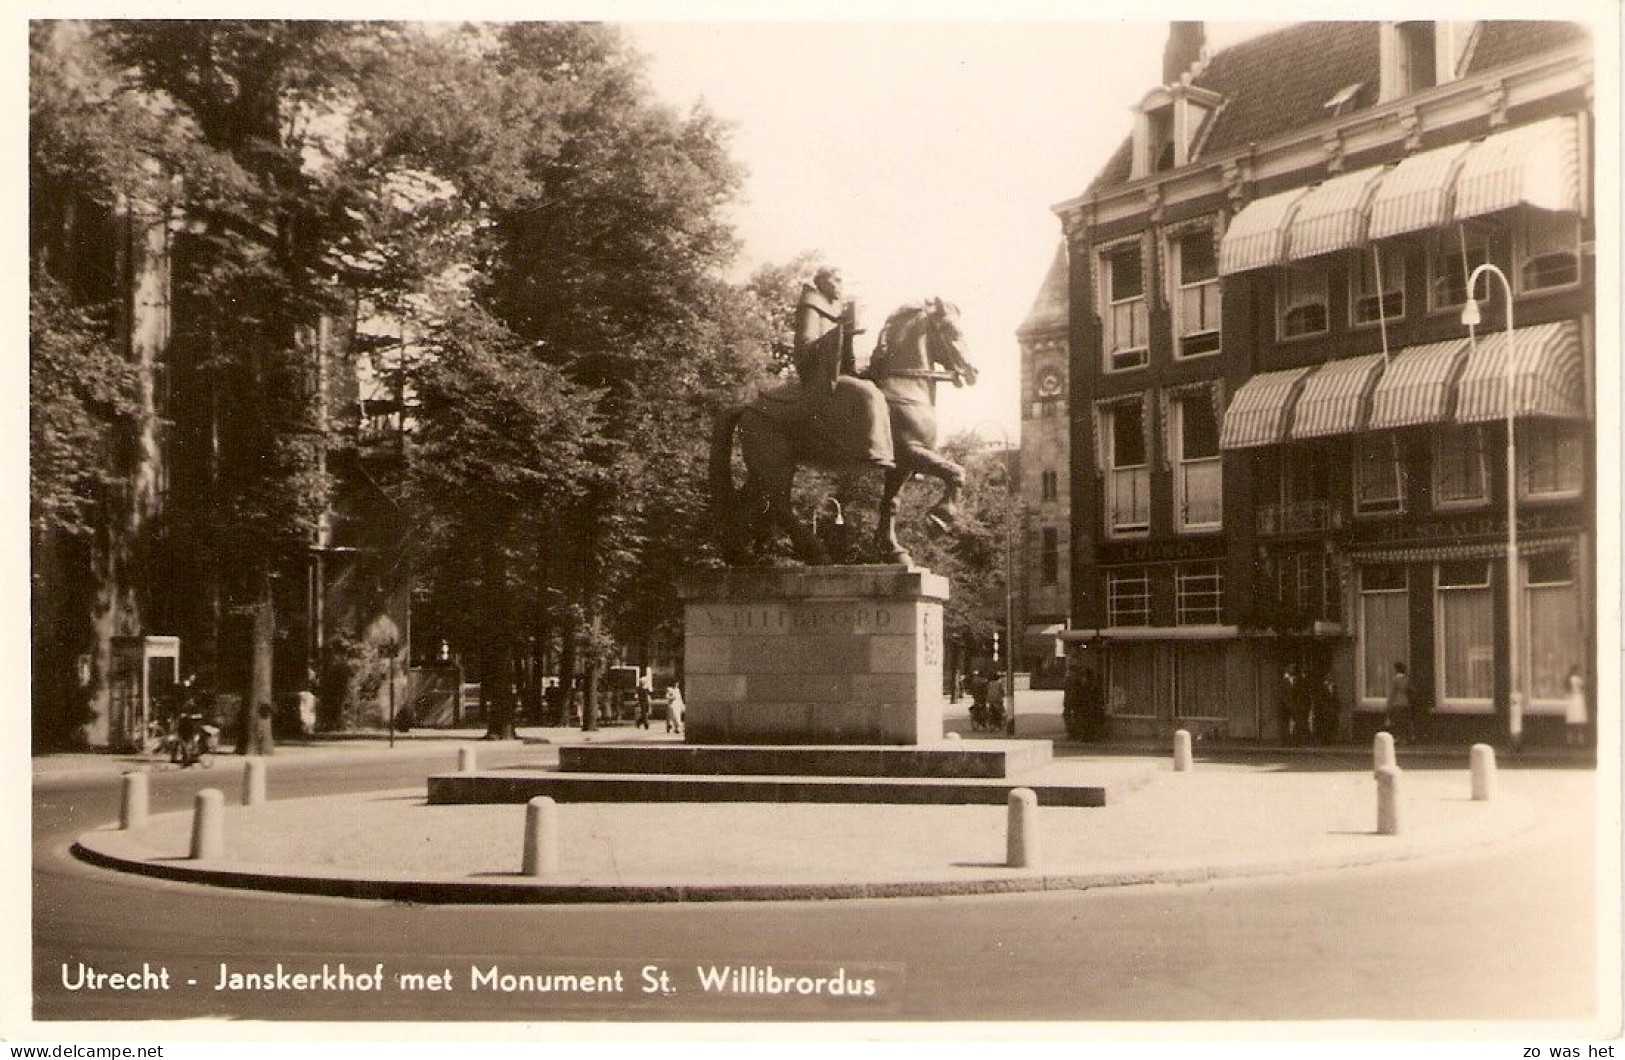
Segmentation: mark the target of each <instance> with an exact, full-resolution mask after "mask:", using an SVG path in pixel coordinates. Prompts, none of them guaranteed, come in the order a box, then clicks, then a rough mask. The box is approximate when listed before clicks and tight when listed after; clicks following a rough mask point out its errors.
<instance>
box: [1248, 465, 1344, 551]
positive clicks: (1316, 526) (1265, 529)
mask: <svg viewBox="0 0 1625 1060" xmlns="http://www.w3.org/2000/svg"><path fill="white" fill-rule="evenodd" d="M1276 474H1277V475H1278V477H1279V490H1278V491H1273V490H1272V491H1267V492H1261V493H1259V494H1258V496H1259V498H1260V500H1262V501H1263V502H1264V503H1262V504H1261V505H1260V506H1259V509H1258V530H1259V533H1262V534H1297V533H1305V532H1309V531H1315V530H1325V529H1327V528H1328V527H1329V526H1330V525H1331V516H1330V504H1329V503H1328V502H1327V499H1326V498H1327V494H1328V489H1327V481H1326V467H1325V458H1324V456H1323V455H1322V454H1321V452H1320V451H1319V450H1318V449H1313V448H1309V447H1299V451H1298V452H1295V453H1294V454H1293V455H1292V458H1291V459H1290V460H1281V461H1279V463H1278V465H1277V467H1276ZM1271 494H1274V497H1279V500H1280V503H1279V504H1276V503H1272V501H1273V500H1274V497H1272V496H1271Z"/></svg>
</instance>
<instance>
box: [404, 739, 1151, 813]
mask: <svg viewBox="0 0 1625 1060" xmlns="http://www.w3.org/2000/svg"><path fill="white" fill-rule="evenodd" d="M1099 774H1100V771H1099V770H1098V769H1097V768H1094V767H1092V766H1091V765H1090V764H1089V763H1086V762H1067V761H1057V760H1055V759H1054V758H1053V756H1052V747H1051V744H1050V742H1049V741H1048V740H966V741H962V742H961V741H945V742H944V743H942V744H938V745H935V746H931V747H909V748H901V747H891V746H872V747H853V746H846V745H843V746H833V747H808V746H800V747H755V746H729V745H693V744H686V745H685V744H676V743H672V744H649V743H639V744H594V745H586V746H578V747H564V748H560V753H559V766H558V768H556V769H535V770H530V769H504V770H492V771H488V772H469V773H444V774H441V775H439V776H433V777H430V778H429V784H428V795H429V802H430V804H431V805H453V804H458V803H525V802H529V801H530V800H531V799H533V798H535V797H536V796H538V795H546V796H548V797H550V798H553V799H556V800H557V801H559V802H814V803H817V802H822V803H854V802H872V803H887V804H927V805H931V804H935V805H1002V804H1003V803H1004V802H1005V801H1006V800H1007V799H1008V798H1009V795H1010V792H1011V791H1012V790H1014V789H1015V788H1018V787H1020V788H1030V789H1032V791H1033V792H1034V793H1036V794H1037V796H1038V804H1039V805H1040V806H1105V805H1106V803H1107V799H1108V797H1109V796H1110V795H1111V793H1112V791H1114V790H1115V791H1117V792H1119V793H1121V792H1124V791H1127V790H1129V789H1130V788H1132V787H1133V786H1134V784H1133V783H1127V782H1125V781H1124V780H1123V779H1122V775H1121V774H1118V779H1117V780H1116V781H1115V782H1114V783H1113V784H1111V785H1108V784H1106V783H1102V782H1101V781H1099V780H1098V779H1095V778H1096V777H1098V776H1099Z"/></svg>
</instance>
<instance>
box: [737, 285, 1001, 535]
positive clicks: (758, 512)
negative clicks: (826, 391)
mask: <svg viewBox="0 0 1625 1060" xmlns="http://www.w3.org/2000/svg"><path fill="white" fill-rule="evenodd" d="M976 374H977V372H976V366H975V365H974V364H972V363H971V361H970V359H969V358H968V357H967V356H966V353H965V341H964V336H963V335H962V334H961V333H960V330H959V310H958V309H956V308H955V307H954V306H953V305H951V304H949V303H947V302H944V301H942V300H941V299H940V298H933V299H929V300H927V301H925V302H923V303H920V304H916V305H905V306H902V307H901V308H899V309H898V310H897V311H896V312H894V313H892V315H891V316H889V317H887V318H886V323H885V324H884V325H882V327H881V330H880V339H879V342H878V343H877V344H876V346H875V352H874V355H873V356H872V357H871V358H870V361H869V367H868V368H867V369H866V370H865V371H864V372H863V373H862V378H864V379H867V380H868V383H869V384H871V385H874V386H877V387H879V388H880V391H881V393H882V395H884V397H885V399H886V411H887V419H888V421H889V426H890V430H891V441H892V451H893V454H894V463H893V464H892V466H890V467H886V468H884V471H885V486H884V490H883V492H882V494H881V499H880V507H879V511H878V512H877V514H876V521H875V535H874V546H875V550H876V551H877V552H878V553H879V554H880V555H881V556H883V557H885V558H886V559H887V560H889V561H890V562H893V563H905V564H906V563H909V562H911V560H910V557H909V554H908V552H907V551H906V550H905V549H904V548H903V547H902V545H901V544H899V543H898V540H897V494H898V492H899V491H901V490H902V488H903V484H904V483H905V482H907V481H908V480H909V479H910V478H912V477H913V476H914V475H916V474H921V475H929V476H931V477H932V478H936V479H938V480H940V481H941V482H942V484H943V490H942V495H941V496H940V497H939V498H938V500H937V502H936V504H935V505H933V506H932V508H931V511H930V515H929V518H930V519H931V520H932V521H933V522H934V523H936V524H938V525H939V526H952V525H953V524H954V521H955V519H956V517H957V514H958V501H959V494H960V490H961V489H962V488H963V487H964V484H965V470H964V468H962V467H960V466H959V465H958V464H955V463H954V462H953V461H951V460H949V459H947V458H946V457H944V456H943V455H942V454H940V453H938V452H937V451H936V444H937V414H936V398H937V384H938V383H943V382H951V383H953V384H954V385H955V386H964V385H965V384H967V383H975V382H976ZM831 426H832V427H833V429H834V430H835V431H837V432H838V431H839V429H840V426H839V425H838V424H836V425H831ZM736 431H737V433H738V435H739V438H740V449H741V453H742V455H743V457H744V461H745V481H744V484H743V485H742V486H740V487H737V488H736V487H735V485H734V479H733V470H732V455H733V440H734V435H735V433H736ZM851 451H852V447H851V446H850V445H847V444H844V441H843V439H840V438H838V437H831V435H830V433H829V432H828V431H825V430H819V429H816V427H815V429H812V430H808V429H805V428H804V427H802V426H801V425H798V424H794V423H790V424H787V423H786V422H785V421H784V419H783V417H782V416H781V415H778V414H776V413H775V410H774V408H773V403H772V401H771V399H770V397H769V396H764V397H760V398H757V399H756V400H755V401H753V402H751V403H749V404H744V405H736V406H734V407H733V408H730V409H727V410H725V411H724V412H722V413H721V414H720V415H719V416H718V417H717V422H716V428H715V430H714V432H713V434H712V439H711V465H710V467H711V470H710V476H711V492H712V497H713V501H714V503H715V504H716V506H717V509H718V512H719V515H720V517H721V520H722V522H723V524H724V526H723V528H722V529H723V534H724V544H725V551H727V552H728V558H729V560H730V561H733V560H735V559H737V558H738V553H739V551H740V550H741V543H742V541H743V540H744V539H745V538H748V537H749V536H751V535H752V534H753V533H754V534H765V533H769V532H771V531H772V530H773V529H774V528H775V527H777V528H781V529H783V530H784V531H785V532H786V533H787V534H788V535H789V536H790V541H791V543H792V544H793V546H794V547H795V550H796V554H797V555H798V556H799V557H800V558H801V559H802V560H803V561H805V562H808V563H823V562H827V561H828V557H827V555H826V552H825V548H824V545H823V542H822V541H820V540H819V539H818V537H817V535H816V534H814V533H813V532H812V531H811V530H809V529H808V528H807V527H806V526H805V525H803V524H802V523H801V521H800V520H799V519H797V518H796V513H795V510H794V507H793V505H792V504H791V500H790V487H791V484H792V483H793V481H794V479H795V473H796V468H797V467H798V466H799V465H802V464H808V465H813V466H818V467H824V468H829V469H831V470H847V469H852V468H858V467H863V466H869V465H862V464H859V463H857V462H855V461H854V460H852V458H851V457H849V456H846V455H844V454H847V453H850V452H851Z"/></svg>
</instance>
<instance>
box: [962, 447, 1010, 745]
mask: <svg viewBox="0 0 1625 1060" xmlns="http://www.w3.org/2000/svg"><path fill="white" fill-rule="evenodd" d="M984 425H985V426H990V427H992V428H993V429H995V430H997V431H998V432H999V437H1000V439H1001V440H1003V442H1004V461H1003V463H1002V464H1000V467H1001V468H1002V469H1003V471H1004V496H1005V502H1006V503H1005V511H1004V660H1003V661H1004V700H1005V703H1006V704H1007V705H1008V707H1007V709H1006V711H1005V729H1004V731H1005V732H1006V733H1008V734H1009V735H1011V736H1014V735H1015V733H1016V651H1015V649H1016V623H1015V591H1016V588H1015V587H1016V582H1015V563H1014V560H1013V558H1012V552H1011V544H1010V539H1011V537H1012V536H1013V535H1014V529H1013V528H1012V527H1011V525H1010V524H1011V518H1010V517H1011V509H1012V506H1013V503H1014V499H1015V496H1016V483H1015V477H1014V474H1013V473H1012V471H1011V468H1010V454H1011V452H1013V451H1014V450H1015V446H1013V445H1011V444H1010V434H1009V432H1007V431H1006V430H1005V429H1004V427H1003V425H1001V424H998V423H994V422H993V421H992V420H984V421H983V422H982V423H978V424H977V425H976V426H975V427H973V428H971V429H972V430H975V431H979V430H980V429H981V428H982V427H983V426H984Z"/></svg>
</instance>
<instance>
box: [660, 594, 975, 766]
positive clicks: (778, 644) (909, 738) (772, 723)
mask: <svg viewBox="0 0 1625 1060" xmlns="http://www.w3.org/2000/svg"><path fill="white" fill-rule="evenodd" d="M683 597H684V600H685V604H686V608H685V614H684V619H685V628H684V670H685V672H686V674H687V678H688V687H687V688H685V689H684V692H685V698H686V699H687V701H688V719H687V725H686V731H687V739H688V741H689V742H691V743H735V744H741V743H743V744H749V743H766V744H840V743H870V744H875V743H880V744H917V743H921V742H935V741H936V740H938V739H940V738H941V735H942V665H943V650H942V605H943V602H944V601H945V600H946V599H947V597H948V590H947V583H946V580H945V579H943V578H940V577H937V576H936V575H933V574H931V573H930V572H929V571H922V570H917V569H910V568H905V567H818V568H806V569H800V570H785V571H749V572H733V571H729V572H718V573H716V574H713V575H709V576H706V577H705V578H703V579H699V580H696V581H695V582H693V583H691V584H689V585H685V587H684V592H683Z"/></svg>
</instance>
